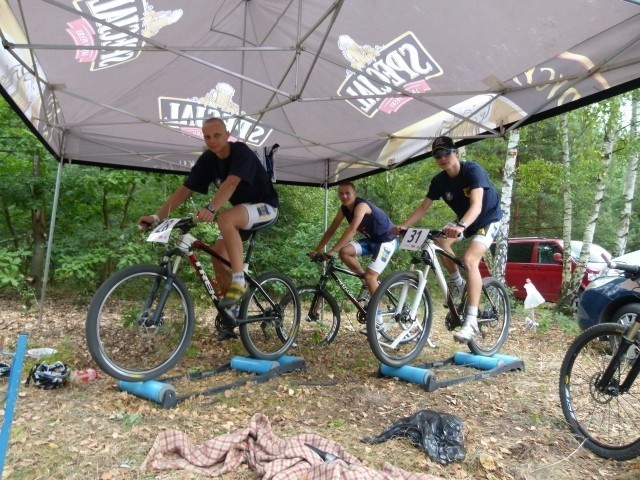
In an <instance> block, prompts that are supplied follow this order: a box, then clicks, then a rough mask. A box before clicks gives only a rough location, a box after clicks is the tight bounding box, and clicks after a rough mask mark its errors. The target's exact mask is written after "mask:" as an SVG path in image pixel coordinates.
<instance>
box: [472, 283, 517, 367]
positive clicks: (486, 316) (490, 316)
mask: <svg viewBox="0 0 640 480" xmlns="http://www.w3.org/2000/svg"><path fill="white" fill-rule="evenodd" d="M482 284H483V287H482V292H481V293H480V304H479V305H478V330H479V332H478V334H477V335H476V336H475V337H474V338H473V340H471V341H470V342H469V344H468V345H469V349H470V350H471V351H472V352H473V353H475V354H476V355H485V356H491V355H493V354H494V353H498V351H499V350H500V347H502V344H503V343H504V342H505V341H506V340H507V336H508V335H509V325H510V323H511V304H510V303H509V294H508V293H507V289H506V288H505V287H504V285H503V284H502V283H501V282H500V281H499V280H498V279H496V278H493V277H486V278H483V279H482ZM462 311H463V312H464V311H466V308H465V309H463V310H462Z"/></svg>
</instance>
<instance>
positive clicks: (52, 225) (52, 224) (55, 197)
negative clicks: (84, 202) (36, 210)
mask: <svg viewBox="0 0 640 480" xmlns="http://www.w3.org/2000/svg"><path fill="white" fill-rule="evenodd" d="M63 166H64V156H60V162H59V163H58V173H57V175H56V190H55V193H54V195H53V207H52V209H51V221H50V222H49V238H48V239H47V255H46V258H45V261H44V275H43V278H42V292H41V293H40V317H39V318H38V327H40V325H42V318H43V317H44V299H45V295H46V292H47V281H48V279H49V264H50V263H51V250H52V249H53V232H54V230H55V227H56V215H57V213H58V200H59V199H60V185H61V184H62V167H63Z"/></svg>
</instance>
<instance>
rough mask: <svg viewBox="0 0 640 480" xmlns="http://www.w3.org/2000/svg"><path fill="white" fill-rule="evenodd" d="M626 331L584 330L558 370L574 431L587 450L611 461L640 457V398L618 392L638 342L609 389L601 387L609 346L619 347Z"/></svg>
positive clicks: (611, 326)
mask: <svg viewBox="0 0 640 480" xmlns="http://www.w3.org/2000/svg"><path fill="white" fill-rule="evenodd" d="M624 332H625V327H624V326H622V325H619V324H617V323H602V324H599V325H594V326H593V327H591V328H589V329H587V330H585V331H584V332H582V333H581V334H580V335H578V336H577V337H576V339H575V340H574V341H573V343H572V344H571V345H570V346H569V348H568V350H567V353H566V354H565V357H564V360H563V362H562V367H561V368H560V403H561V404H562V412H563V413H564V418H566V420H567V422H568V423H569V427H570V428H571V431H572V432H573V433H574V435H576V438H578V440H579V441H581V442H584V446H585V448H587V449H589V450H591V451H592V452H593V453H595V454H596V455H599V456H601V457H603V458H610V459H613V460H631V459H632V458H636V457H638V456H640V429H639V425H640V397H639V396H638V395H636V393H634V392H633V391H629V392H620V389H619V387H620V383H621V382H622V381H623V380H624V379H625V378H626V376H627V374H628V373H629V370H630V369H631V367H632V366H633V365H634V363H635V362H636V361H637V358H638V355H639V354H640V342H639V341H638V339H637V338H636V340H635V341H634V343H633V345H632V346H631V347H630V348H629V349H628V351H627V352H625V353H624V354H623V355H622V357H621V358H620V360H619V362H618V365H617V367H616V372H615V374H614V376H613V378H612V379H611V382H610V383H609V385H606V386H605V387H604V388H598V386H597V384H598V382H599V380H600V378H602V374H603V373H604V371H605V370H606V369H607V367H608V366H609V364H610V363H611V361H612V360H613V350H612V348H611V345H616V346H617V345H620V339H621V338H622V335H623V334H624Z"/></svg>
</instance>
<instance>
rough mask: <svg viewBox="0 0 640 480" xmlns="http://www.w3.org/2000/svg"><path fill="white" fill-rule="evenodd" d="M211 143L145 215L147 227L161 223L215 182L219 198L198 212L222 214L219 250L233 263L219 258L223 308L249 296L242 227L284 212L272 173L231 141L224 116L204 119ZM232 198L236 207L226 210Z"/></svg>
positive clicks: (205, 218) (206, 218)
mask: <svg viewBox="0 0 640 480" xmlns="http://www.w3.org/2000/svg"><path fill="white" fill-rule="evenodd" d="M202 133H203V135H204V141H205V144H206V146H207V151H205V152H204V153H203V154H202V155H200V157H199V158H198V160H197V161H196V163H195V165H194V166H193V168H192V169H191V172H190V173H189V176H188V177H187V179H186V180H185V181H184V183H183V184H182V185H181V186H180V187H178V188H177V189H176V191H175V192H173V194H172V195H171V196H170V197H169V198H168V199H167V201H166V202H165V203H164V204H163V205H162V206H161V207H160V208H159V209H158V210H157V211H156V213H155V214H154V215H145V216H142V217H140V219H139V220H138V224H139V225H140V226H141V227H143V228H148V225H153V224H157V223H158V222H159V221H160V220H163V219H164V218H166V217H167V216H168V215H169V213H171V212H172V211H173V210H175V209H176V208H178V207H179V206H180V205H182V204H183V203H184V202H185V201H186V200H187V199H188V198H189V197H190V196H191V194H192V193H193V192H198V193H202V194H207V192H208V191H209V185H211V184H212V183H213V184H215V186H216V188H217V191H216V194H215V195H214V196H213V198H212V199H211V200H210V201H209V202H208V203H207V204H206V205H205V206H204V207H203V208H201V209H199V210H198V211H197V212H196V215H197V218H198V220H199V221H201V222H212V221H213V220H214V219H216V218H217V221H218V227H219V228H220V237H219V238H218V240H217V241H216V243H215V246H214V250H215V251H216V252H218V253H219V254H221V255H222V256H223V257H225V258H228V259H229V262H230V263H231V274H230V273H229V272H228V269H227V268H226V267H225V266H224V265H222V264H220V263H219V262H216V261H214V262H213V266H214V269H215V271H216V279H217V280H218V282H219V283H220V286H221V288H222V291H223V293H224V298H222V299H221V300H220V302H219V304H218V306H219V307H220V308H229V307H232V306H234V305H235V304H237V303H238V302H239V301H240V300H241V299H242V297H243V295H244V293H245V291H246V289H247V286H246V283H245V279H244V272H243V255H242V239H241V236H240V230H250V229H254V228H258V227H260V226H261V225H266V224H268V223H270V222H273V221H274V219H275V218H276V217H277V215H278V206H279V200H278V194H277V193H276V191H275V188H274V187H273V184H272V183H271V179H270V178H269V175H268V174H267V171H266V170H265V169H264V167H263V165H262V163H261V162H260V160H259V159H258V157H257V156H256V154H255V153H253V151H251V149H250V148H249V147H248V146H247V145H246V144H244V143H242V142H229V132H228V131H227V127H226V125H225V123H224V122H223V121H222V120H221V119H219V118H209V119H208V120H205V121H204V123H203V124H202ZM226 202H229V203H230V204H231V205H232V206H231V208H228V209H225V210H220V208H221V207H222V206H223V205H224V204H225V203H226Z"/></svg>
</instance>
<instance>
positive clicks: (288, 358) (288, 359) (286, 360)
mask: <svg viewBox="0 0 640 480" xmlns="http://www.w3.org/2000/svg"><path fill="white" fill-rule="evenodd" d="M301 360H302V359H301V358H300V357H296V356H293V355H282V356H281V357H279V358H278V363H279V364H280V365H288V364H290V363H294V362H300V361H301Z"/></svg>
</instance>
